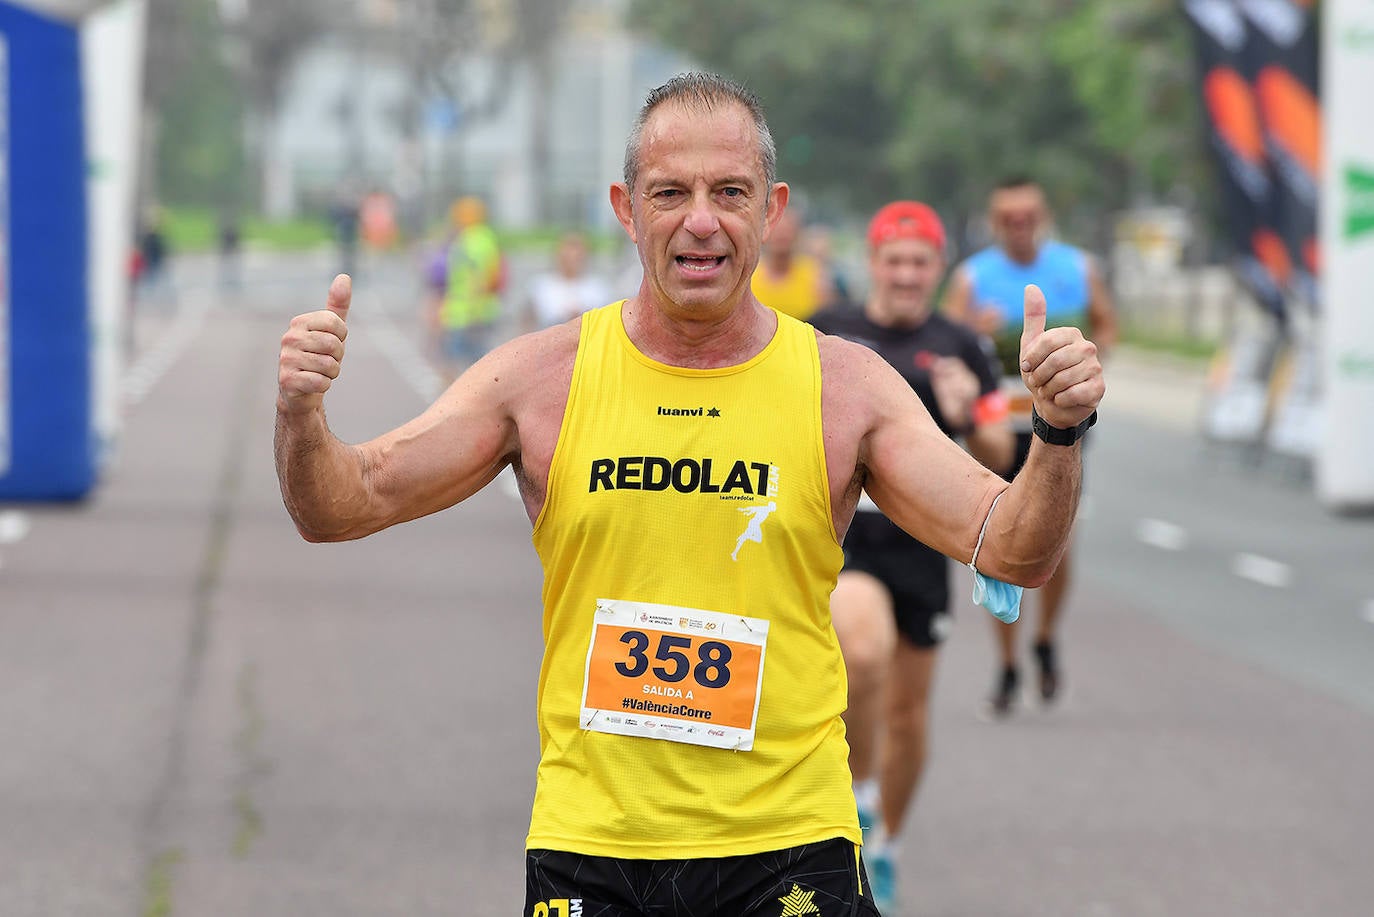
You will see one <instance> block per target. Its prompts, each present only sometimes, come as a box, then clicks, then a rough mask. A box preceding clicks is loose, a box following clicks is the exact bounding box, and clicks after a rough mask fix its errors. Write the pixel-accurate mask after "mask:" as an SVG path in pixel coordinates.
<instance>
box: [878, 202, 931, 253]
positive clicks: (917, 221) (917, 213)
mask: <svg viewBox="0 0 1374 917" xmlns="http://www.w3.org/2000/svg"><path fill="white" fill-rule="evenodd" d="M893 239H924V240H926V241H927V242H929V243H930V244H931V245H934V246H935V247H936V248H937V249H938V250H939V251H940V252H941V253H943V252H944V250H945V224H943V223H941V222H940V217H939V215H938V214H936V212H935V211H934V210H931V209H930V208H929V207H927V206H926V205H925V204H922V203H921V202H920V201H893V202H892V203H890V204H887V205H886V206H884V207H883V208H882V209H881V210H879V211H878V212H877V213H875V214H873V219H872V220H870V221H869V224H868V244H869V247H871V248H877V247H878V246H879V245H882V244H883V243H884V242H890V241H892V240H893Z"/></svg>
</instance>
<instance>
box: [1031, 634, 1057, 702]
mask: <svg viewBox="0 0 1374 917" xmlns="http://www.w3.org/2000/svg"><path fill="white" fill-rule="evenodd" d="M1035 660H1036V662H1038V663H1039V665H1040V700H1042V701H1044V702H1045V703H1047V704H1049V703H1053V702H1054V699H1055V698H1056V697H1058V696H1059V667H1058V666H1057V665H1056V664H1055V659H1054V644H1053V643H1050V642H1048V641H1045V642H1041V643H1037V644H1035Z"/></svg>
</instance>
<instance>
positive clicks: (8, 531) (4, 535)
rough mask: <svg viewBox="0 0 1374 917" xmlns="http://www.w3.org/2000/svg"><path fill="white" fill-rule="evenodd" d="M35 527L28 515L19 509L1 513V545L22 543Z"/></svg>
mask: <svg viewBox="0 0 1374 917" xmlns="http://www.w3.org/2000/svg"><path fill="white" fill-rule="evenodd" d="M31 528H33V525H32V524H31V523H30V522H29V517H28V514H27V513H23V512H20V511H19V510H17V509H11V510H5V511H4V512H0V544H14V543H15V542H17V541H21V540H22V539H23V538H24V537H25V536H26V535H28V534H29V530H30V529H31Z"/></svg>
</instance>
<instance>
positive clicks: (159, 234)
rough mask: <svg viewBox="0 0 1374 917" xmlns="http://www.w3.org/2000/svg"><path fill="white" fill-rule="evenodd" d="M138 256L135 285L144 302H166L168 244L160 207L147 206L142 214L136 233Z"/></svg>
mask: <svg viewBox="0 0 1374 917" xmlns="http://www.w3.org/2000/svg"><path fill="white" fill-rule="evenodd" d="M138 254H139V258H138V273H137V278H138V285H139V286H140V287H141V288H142V289H143V291H144V293H145V295H146V299H148V300H150V301H160V300H166V299H168V298H169V297H170V296H171V279H170V277H169V276H168V270H169V269H168V266H167V262H168V259H169V257H170V246H169V245H168V242H167V231H166V216H165V213H164V211H163V209H162V207H161V206H158V205H153V206H150V207H149V208H147V210H146V212H145V213H144V217H143V222H142V224H141V225H140V227H139V231H138Z"/></svg>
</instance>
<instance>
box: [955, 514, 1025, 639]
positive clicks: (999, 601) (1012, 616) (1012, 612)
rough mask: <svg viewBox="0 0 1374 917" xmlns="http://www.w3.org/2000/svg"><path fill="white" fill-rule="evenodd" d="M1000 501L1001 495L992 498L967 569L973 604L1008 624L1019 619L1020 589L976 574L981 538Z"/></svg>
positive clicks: (981, 543)
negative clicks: (971, 584) (970, 577)
mask: <svg viewBox="0 0 1374 917" xmlns="http://www.w3.org/2000/svg"><path fill="white" fill-rule="evenodd" d="M1005 492H1006V491H1003V493H1005ZM1000 499H1002V494H998V495H997V496H996V497H994V498H993V501H992V506H989V507H988V515H987V518H986V519H984V520H983V527H982V529H980V530H979V532H978V543H977V544H976V545H974V546H973V559H972V560H970V561H969V562H968V568H969V569H970V570H972V571H973V601H974V603H975V604H977V605H982V606H983V607H984V608H986V609H987V610H988V611H990V612H992V616H993V617H994V618H996V619H997V620H999V621H1002V622H1004V623H1006V624H1010V623H1012V622H1013V621H1015V620H1016V619H1017V618H1019V617H1021V592H1022V589H1021V587H1020V586H1013V585H1012V584H1011V583H1004V582H1002V581H1001V580H1000V579H993V578H992V577H990V576H984V575H983V574H981V573H979V572H978V567H977V563H978V551H979V549H980V548H982V547H983V536H984V535H986V534H987V533H988V522H989V521H990V520H991V519H992V511H993V510H995V509H996V508H997V501H998V500H1000Z"/></svg>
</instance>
